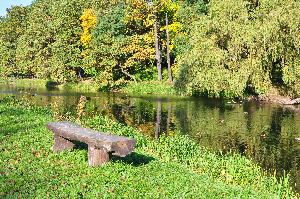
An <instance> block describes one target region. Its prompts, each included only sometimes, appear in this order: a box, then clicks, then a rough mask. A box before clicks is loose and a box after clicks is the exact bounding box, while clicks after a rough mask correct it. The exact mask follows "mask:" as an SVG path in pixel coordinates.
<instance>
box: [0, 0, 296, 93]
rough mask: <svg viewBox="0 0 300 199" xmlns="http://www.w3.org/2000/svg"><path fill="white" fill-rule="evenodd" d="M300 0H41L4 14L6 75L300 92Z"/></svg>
mask: <svg viewBox="0 0 300 199" xmlns="http://www.w3.org/2000/svg"><path fill="white" fill-rule="evenodd" d="M299 10H300V2H299V1H298V0H210V1H209V0H152V1H151V0H147V1H146V0H126V1H121V0H112V1H109V2H108V1H97V0H87V1H86V0H57V1H51V2H49V1H46V0H35V1H33V2H32V4H31V5H30V6H25V7H23V6H13V7H11V8H9V9H8V12H7V15H6V16H5V17H2V18H0V74H1V76H3V77H18V78H24V77H26V78H39V79H49V80H52V81H56V82H58V83H65V82H76V81H82V80H87V79H88V80H91V81H93V82H96V83H97V84H98V85H99V88H101V89H103V90H109V89H112V88H118V87H122V86H124V85H125V84H127V83H128V82H141V81H149V80H159V81H162V80H165V81H170V82H174V86H175V88H176V89H177V91H178V92H179V93H187V94H191V95H207V96H213V97H235V96H243V95H245V94H257V95H261V94H265V93H268V92H270V91H271V90H272V89H277V90H280V91H282V92H285V93H286V94H289V95H299V94H300V53H299V52H300V34H299V29H300V12H299Z"/></svg>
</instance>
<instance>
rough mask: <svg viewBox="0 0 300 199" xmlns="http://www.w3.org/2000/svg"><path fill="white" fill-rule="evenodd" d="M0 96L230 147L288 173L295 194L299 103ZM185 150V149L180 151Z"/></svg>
mask: <svg viewBox="0 0 300 199" xmlns="http://www.w3.org/2000/svg"><path fill="white" fill-rule="evenodd" d="M0 93H2V94H1V95H0V98H1V97H4V96H7V95H11V94H15V95H16V97H19V98H26V99H27V100H30V101H32V102H35V103H36V104H37V105H40V106H48V107H50V108H51V109H52V110H53V113H54V117H55V118H56V119H57V120H61V119H62V116H63V117H64V118H68V117H70V116H73V117H74V116H75V117H76V118H77V119H78V122H80V118H81V117H82V116H84V115H86V116H95V115H99V114H101V115H106V116H108V117H110V118H114V119H115V120H116V121H118V122H122V123H125V124H127V125H131V126H135V127H136V128H138V129H140V130H141V131H142V132H144V133H145V134H148V135H150V136H152V137H153V138H159V137H160V136H161V135H163V134H165V135H170V136H172V134H174V133H182V134H188V135H189V136H191V137H193V138H194V139H195V140H197V141H198V142H199V143H200V144H201V145H203V146H206V147H208V148H210V149H211V150H214V151H222V152H223V153H226V152H229V151H233V152H237V153H241V154H243V155H245V156H247V157H250V158H252V159H253V160H254V161H256V162H257V163H259V164H260V165H261V166H262V167H264V168H265V169H266V170H269V171H270V172H273V170H275V169H276V171H277V174H278V175H279V176H280V175H282V174H283V171H284V170H285V171H287V172H290V173H291V175H292V183H293V184H294V185H295V183H296V185H295V189H296V190H297V191H298V192H300V174H299V173H300V142H297V141H296V140H295V138H296V137H300V113H299V112H297V110H299V109H300V107H299V106H298V107H297V106H294V107H293V108H292V109H291V108H290V107H281V106H276V105H270V104H265V105H262V104H257V103H254V102H245V103H236V102H231V101H230V102H226V101H220V100H211V99H199V98H197V99H194V98H187V99H178V98H161V97H160V98H156V97H130V96H126V95H119V94H115V93H111V94H107V93H97V94H96V93H93V94H83V95H82V94H79V93H71V92H62V91H57V90H55V91H45V90H36V89H31V90H30V89H29V90H28V89H21V90H20V89H18V88H7V87H5V86H4V87H2V88H1V86H0ZM183 150H184V149H183Z"/></svg>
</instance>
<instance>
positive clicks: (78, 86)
mask: <svg viewBox="0 0 300 199" xmlns="http://www.w3.org/2000/svg"><path fill="white" fill-rule="evenodd" d="M1 83H2V84H7V85H13V86H16V87H21V88H41V89H44V88H47V89H49V90H55V89H58V90H66V91H73V92H78V93H95V92H99V89H100V88H99V85H97V83H95V82H92V81H91V80H85V81H81V82H69V83H64V84H57V83H56V82H53V81H49V80H43V79H26V78H25V79H19V78H7V79H3V78H0V84H1ZM110 92H114V93H121V94H128V95H132V96H140V95H152V96H162V97H191V96H190V95H184V94H178V93H177V92H176V90H175V89H174V84H173V83H170V82H165V81H163V82H160V81H143V82H138V83H136V82H130V83H128V84H126V85H125V86H123V87H121V88H119V89H116V90H111V91H110ZM230 99H236V101H237V102H239V101H255V102H262V103H274V104H280V105H297V104H300V98H291V97H289V96H283V95H281V94H279V92H278V90H276V89H274V88H273V89H272V90H271V91H270V92H269V93H267V94H264V95H250V96H244V97H238V98H228V99H226V100H230Z"/></svg>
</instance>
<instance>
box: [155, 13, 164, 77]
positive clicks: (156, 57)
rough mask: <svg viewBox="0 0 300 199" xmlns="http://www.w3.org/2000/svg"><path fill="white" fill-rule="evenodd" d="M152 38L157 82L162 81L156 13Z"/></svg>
mask: <svg viewBox="0 0 300 199" xmlns="http://www.w3.org/2000/svg"><path fill="white" fill-rule="evenodd" d="M154 37H155V59H156V64H157V77H158V81H161V80H162V74H161V50H160V44H159V41H160V34H159V24H158V20H157V12H156V11H155V12H154Z"/></svg>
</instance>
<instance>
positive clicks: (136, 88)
mask: <svg viewBox="0 0 300 199" xmlns="http://www.w3.org/2000/svg"><path fill="white" fill-rule="evenodd" d="M121 92H123V93H128V94H134V95H145V94H151V95H176V92H175V89H174V86H173V85H172V84H170V83H168V82H159V81H145V82H138V83H134V82H133V83H129V84H127V85H126V86H125V87H124V88H122V89H121Z"/></svg>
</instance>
